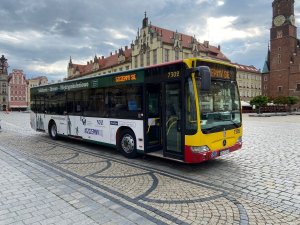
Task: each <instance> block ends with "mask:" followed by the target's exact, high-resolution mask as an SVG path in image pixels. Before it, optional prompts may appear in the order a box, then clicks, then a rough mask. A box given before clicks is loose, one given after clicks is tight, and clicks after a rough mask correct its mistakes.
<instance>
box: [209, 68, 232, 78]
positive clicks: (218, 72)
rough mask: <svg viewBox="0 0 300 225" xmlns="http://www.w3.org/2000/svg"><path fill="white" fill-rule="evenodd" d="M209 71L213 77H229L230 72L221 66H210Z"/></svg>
mask: <svg viewBox="0 0 300 225" xmlns="http://www.w3.org/2000/svg"><path fill="white" fill-rule="evenodd" d="M210 73H211V76H212V77H214V78H223V79H230V72H229V71H228V70H224V69H223V68H211V69H210Z"/></svg>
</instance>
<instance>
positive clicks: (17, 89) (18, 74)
mask: <svg viewBox="0 0 300 225" xmlns="http://www.w3.org/2000/svg"><path fill="white" fill-rule="evenodd" d="M27 88H28V84H27V81H26V77H25V74H24V73H23V70H17V69H14V70H13V71H12V73H10V74H9V76H8V98H9V108H10V109H11V110H26V109H27V107H28V102H27V101H28V100H27V99H28V98H27V93H28V91H27Z"/></svg>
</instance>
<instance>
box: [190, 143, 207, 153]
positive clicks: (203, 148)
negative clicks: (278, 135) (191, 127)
mask: <svg viewBox="0 0 300 225" xmlns="http://www.w3.org/2000/svg"><path fill="white" fill-rule="evenodd" d="M191 149H192V152H193V153H201V152H207V151H209V147H207V146H206V145H204V146H191Z"/></svg>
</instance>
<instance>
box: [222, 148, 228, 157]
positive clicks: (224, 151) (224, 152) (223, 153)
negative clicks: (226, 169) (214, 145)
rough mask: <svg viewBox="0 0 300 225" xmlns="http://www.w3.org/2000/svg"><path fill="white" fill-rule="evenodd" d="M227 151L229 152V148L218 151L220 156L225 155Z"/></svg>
mask: <svg viewBox="0 0 300 225" xmlns="http://www.w3.org/2000/svg"><path fill="white" fill-rule="evenodd" d="M229 152H230V151H229V149H226V150H223V151H220V156H222V155H227V154H228V153H229Z"/></svg>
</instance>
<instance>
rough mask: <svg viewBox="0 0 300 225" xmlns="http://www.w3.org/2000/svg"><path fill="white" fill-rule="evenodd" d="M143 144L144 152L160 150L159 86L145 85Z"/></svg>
mask: <svg viewBox="0 0 300 225" xmlns="http://www.w3.org/2000/svg"><path fill="white" fill-rule="evenodd" d="M145 96H146V101H145V104H146V106H145V108H146V111H145V114H146V115H145V134H146V135H145V139H146V141H145V143H146V148H145V149H146V152H151V151H156V150H162V148H163V146H162V125H161V124H162V118H161V116H162V107H161V105H162V104H161V84H160V83H159V84H146V93H145Z"/></svg>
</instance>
